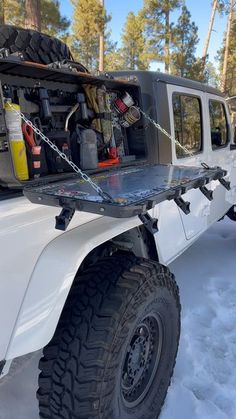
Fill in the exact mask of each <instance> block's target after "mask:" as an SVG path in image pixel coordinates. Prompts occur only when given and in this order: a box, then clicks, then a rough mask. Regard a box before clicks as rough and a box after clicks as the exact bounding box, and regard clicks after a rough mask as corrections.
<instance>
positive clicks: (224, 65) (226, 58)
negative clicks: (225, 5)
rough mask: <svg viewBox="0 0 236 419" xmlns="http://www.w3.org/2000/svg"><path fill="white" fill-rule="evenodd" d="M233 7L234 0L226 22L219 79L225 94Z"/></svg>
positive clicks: (231, 0)
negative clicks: (221, 69)
mask: <svg viewBox="0 0 236 419" xmlns="http://www.w3.org/2000/svg"><path fill="white" fill-rule="evenodd" d="M234 5H235V0H230V8H229V17H228V22H227V33H226V39H225V54H224V63H223V71H222V79H221V89H222V91H223V92H225V89H226V78H227V67H228V58H229V41H230V32H231V27H232V18H233V10H234Z"/></svg>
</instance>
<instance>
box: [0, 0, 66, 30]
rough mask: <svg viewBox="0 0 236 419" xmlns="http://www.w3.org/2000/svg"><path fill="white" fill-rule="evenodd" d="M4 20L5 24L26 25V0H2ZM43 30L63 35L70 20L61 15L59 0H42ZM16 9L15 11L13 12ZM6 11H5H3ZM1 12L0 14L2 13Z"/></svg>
mask: <svg viewBox="0 0 236 419" xmlns="http://www.w3.org/2000/svg"><path fill="white" fill-rule="evenodd" d="M0 4H1V6H2V9H0V11H1V13H2V17H3V19H2V22H3V23H5V24H10V25H16V26H21V27H24V26H25V18H26V7H27V3H26V0H0ZM40 9H41V30H42V32H44V33H47V34H48V35H53V36H57V37H61V38H62V37H63V36H65V34H66V30H67V29H68V27H69V25H70V21H69V20H68V19H67V18H65V17H63V16H61V14H60V3H59V1H58V0H41V7H40ZM12 10H14V13H12ZM3 12H4V13H3ZM1 13H0V15H1Z"/></svg>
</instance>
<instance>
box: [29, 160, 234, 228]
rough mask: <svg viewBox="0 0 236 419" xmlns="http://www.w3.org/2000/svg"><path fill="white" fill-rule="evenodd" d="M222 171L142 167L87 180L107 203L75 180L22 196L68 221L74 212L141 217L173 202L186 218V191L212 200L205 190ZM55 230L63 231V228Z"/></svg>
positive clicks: (187, 211) (72, 178)
mask: <svg viewBox="0 0 236 419" xmlns="http://www.w3.org/2000/svg"><path fill="white" fill-rule="evenodd" d="M225 175H226V171H225V170H222V169H221V168H219V167H216V168H209V169H205V168H199V167H186V166H173V165H145V166H141V167H138V168H137V167H129V168H125V169H118V170H116V171H109V172H103V173H99V174H96V175H93V176H92V177H91V179H92V181H93V182H94V183H96V184H97V185H98V186H99V187H100V188H101V189H102V190H103V191H104V192H105V193H106V194H108V195H109V196H110V197H111V199H110V200H109V199H104V197H102V196H101V195H99V193H98V192H97V191H96V190H94V189H93V188H92V186H91V185H90V184H89V183H88V182H86V181H84V180H83V179H81V178H80V177H78V175H75V176H72V177H71V178H70V179H69V180H63V181H59V182H52V183H47V184H45V185H42V184H41V185H38V186H34V187H32V186H31V187H26V188H25V189H24V194H25V196H26V197H27V198H28V199H29V200H30V201H31V202H33V203H37V204H41V205H49V206H58V207H62V208H63V209H64V210H66V211H67V213H65V212H64V215H65V214H67V215H68V216H69V218H70V219H71V217H72V216H73V213H74V211H85V212H91V213H95V214H100V215H106V216H110V217H115V218H128V217H134V216H137V215H142V214H145V213H146V212H147V211H148V210H150V209H151V208H153V207H154V206H155V205H156V204H158V203H160V202H163V201H165V200H175V202H176V204H177V205H178V206H179V207H180V208H181V209H182V210H183V211H184V212H185V213H186V214H187V213H189V212H190V203H188V202H185V201H184V200H183V198H182V195H183V194H184V193H186V192H187V191H188V190H190V189H196V188H200V190H201V192H202V193H203V194H204V195H205V196H206V197H207V198H208V199H209V200H212V199H213V196H212V193H211V191H209V190H208V189H207V188H206V186H205V185H206V184H208V183H209V182H210V181H211V180H219V181H220V182H221V183H222V184H223V186H225V187H229V185H228V184H227V182H226V181H225V180H224V179H223V177H224V176H225ZM57 228H60V229H65V228H66V225H65V226H64V228H63V226H59V225H57Z"/></svg>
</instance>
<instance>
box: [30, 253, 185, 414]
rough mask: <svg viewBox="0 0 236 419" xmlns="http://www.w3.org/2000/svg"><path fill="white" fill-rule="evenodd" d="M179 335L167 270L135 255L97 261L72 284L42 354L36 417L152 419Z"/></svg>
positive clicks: (173, 286) (168, 376)
mask: <svg viewBox="0 0 236 419" xmlns="http://www.w3.org/2000/svg"><path fill="white" fill-rule="evenodd" d="M157 326H158V327H157ZM179 334H180V302H179V294H178V287H177V285H176V283H175V281H174V278H173V275H172V274H171V273H170V272H169V270H168V269H167V268H166V267H164V266H162V265H160V264H158V263H156V262H153V261H150V260H146V259H141V258H136V257H134V256H124V255H116V256H112V257H109V258H104V259H101V260H100V261H99V262H97V263H96V265H94V266H92V267H89V268H88V269H87V271H86V272H84V273H83V274H82V275H80V277H78V278H76V282H75V284H74V286H73V288H72V290H71V292H70V295H69V297H68V299H67V302H66V305H65V308H64V310H63V313H62V315H61V318H60V321H59V324H58V327H57V329H56V332H55V335H54V337H53V338H52V340H51V342H50V343H49V344H48V345H47V346H46V347H45V348H44V353H43V355H44V356H43V358H42V359H41V360H40V363H39V368H40V370H41V373H40V376H39V390H38V393H37V397H38V400H39V410H40V418H44V419H90V418H93V419H94V418H97V419H154V418H155V419H156V418H157V417H158V415H159V413H160V410H161V407H162V405H163V402H164V399H165V397H166V393H167V389H168V386H169V383H170V379H171V376H172V373H173V368H174V365H175V359H176V354H177V349H178V343H179ZM157 349H158V350H157Z"/></svg>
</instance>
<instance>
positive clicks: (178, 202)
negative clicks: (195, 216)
mask: <svg viewBox="0 0 236 419" xmlns="http://www.w3.org/2000/svg"><path fill="white" fill-rule="evenodd" d="M174 201H175V203H176V205H178V207H179V208H180V209H181V210H182V211H183V212H184V214H186V215H188V214H189V213H190V202H188V201H184V199H183V198H182V197H181V196H180V197H178V198H175V199H174Z"/></svg>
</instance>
